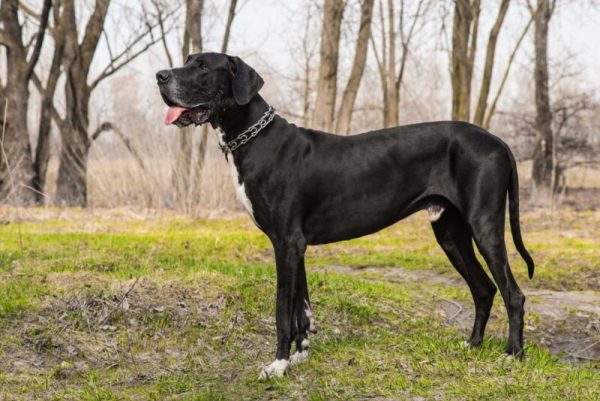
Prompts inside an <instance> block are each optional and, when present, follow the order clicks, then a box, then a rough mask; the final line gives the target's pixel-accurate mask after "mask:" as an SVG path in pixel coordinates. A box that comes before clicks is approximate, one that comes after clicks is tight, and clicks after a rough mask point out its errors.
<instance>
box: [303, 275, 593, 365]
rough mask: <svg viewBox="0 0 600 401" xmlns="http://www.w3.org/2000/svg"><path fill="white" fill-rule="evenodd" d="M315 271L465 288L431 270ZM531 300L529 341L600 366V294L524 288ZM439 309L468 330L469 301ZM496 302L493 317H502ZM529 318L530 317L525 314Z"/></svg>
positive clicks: (563, 356)
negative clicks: (594, 362)
mask: <svg viewBox="0 0 600 401" xmlns="http://www.w3.org/2000/svg"><path fill="white" fill-rule="evenodd" d="M313 271H324V272H325V271H335V272H337V273H342V274H351V275H358V276H363V277H364V278H365V279H366V280H371V281H385V282H395V283H415V284H418V283H427V284H432V285H442V286H451V287H463V288H465V289H466V284H465V283H464V281H463V280H462V279H461V278H460V277H459V276H458V275H457V274H455V275H450V273H454V272H449V274H448V275H446V274H441V273H438V272H435V271H432V270H409V269H405V268H402V267H367V268H351V267H348V266H326V267H318V268H314V269H313ZM522 288H523V292H524V293H525V295H526V296H527V302H526V304H525V309H526V313H529V317H528V318H527V319H526V322H527V324H526V328H525V331H526V337H529V338H532V339H534V340H535V341H536V342H537V343H539V344H541V345H543V346H545V347H548V348H549V349H550V350H551V351H552V353H553V354H555V355H558V356H559V357H560V358H561V359H563V360H568V361H572V362H586V361H600V293H594V292H578V291H550V290H543V289H533V288H528V287H527V286H526V285H522ZM444 301H445V302H439V303H437V305H436V312H437V313H439V314H441V315H443V316H445V317H446V318H447V319H448V320H449V321H451V322H452V324H453V325H454V326H456V327H458V328H461V329H466V330H469V329H470V328H471V325H472V322H473V306H472V304H471V303H470V302H457V301H454V300H446V299H444ZM498 305H500V301H499V297H497V300H496V303H495V307H494V309H493V312H492V319H493V318H494V315H498V314H499V313H504V311H503V309H500V308H499V307H498ZM526 316H527V315H526Z"/></svg>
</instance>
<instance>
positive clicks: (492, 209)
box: [156, 53, 534, 378]
mask: <svg viewBox="0 0 600 401" xmlns="http://www.w3.org/2000/svg"><path fill="white" fill-rule="evenodd" d="M156 77H157V80H158V85H159V88H160V93H161V95H162V97H163V99H164V101H165V102H166V103H167V105H168V106H170V107H169V111H168V113H167V116H166V119H165V123H167V124H176V125H178V126H186V125H189V124H192V123H194V124H196V125H199V124H203V123H205V122H207V121H208V122H210V123H211V125H212V126H213V128H219V129H220V132H221V135H220V142H221V149H222V150H223V152H224V153H225V156H226V157H227V159H228V162H229V165H230V166H231V169H232V173H233V177H234V185H235V186H236V189H237V195H238V198H239V199H240V200H241V201H242V203H243V205H244V206H245V208H246V210H247V211H248V213H249V214H250V216H251V217H252V218H253V220H254V222H255V223H256V225H257V226H258V227H259V228H260V229H261V230H262V231H264V233H265V234H266V235H267V236H268V237H269V239H270V240H271V242H272V243H273V247H274V249H275V262H276V266H277V305H276V309H277V319H276V321H277V350H276V355H275V358H276V359H275V361H274V362H273V363H271V364H270V365H268V366H267V367H265V368H264V369H263V370H262V373H261V376H262V377H263V378H265V377H269V376H272V375H274V376H280V375H282V374H283V373H284V372H285V370H286V368H287V366H288V364H289V363H290V362H291V363H295V362H300V361H302V360H305V359H306V357H307V355H308V351H307V350H308V345H309V341H308V333H309V331H310V332H314V331H315V328H314V322H313V320H312V314H311V309H310V301H309V298H308V289H307V285H306V272H305V269H304V252H305V250H306V246H307V245H313V244H326V243H330V242H335V241H342V240H347V239H350V238H356V237H360V236H362V235H366V234H370V233H373V232H376V231H378V230H381V229H382V228H384V227H387V226H389V225H391V224H394V223H395V222H397V221H399V220H401V219H403V218H405V217H407V216H408V215H410V214H412V213H414V212H416V211H418V210H423V209H427V210H428V212H429V216H430V220H431V225H432V227H433V231H434V233H435V237H436V239H437V241H438V242H439V244H440V246H441V247H442V249H443V250H444V252H445V253H446V255H447V256H448V258H449V259H450V261H451V262H452V264H453V265H454V267H455V268H456V270H458V272H459V273H460V274H461V276H462V277H463V278H464V279H465V280H466V282H467V284H468V285H469V288H470V289H471V293H472V295H473V300H474V302H475V323H474V326H473V332H472V334H471V337H470V339H469V341H468V345H470V346H479V345H480V344H481V342H482V339H483V333H484V330H485V326H486V323H487V320H488V317H489V315H490V309H491V307H492V302H493V299H494V295H495V293H496V286H495V285H494V283H493V282H492V281H491V280H490V279H489V277H488V275H487V274H486V273H485V272H484V270H483V268H482V266H481V265H480V264H479V262H478V261H477V258H476V257H475V253H474V250H473V240H474V241H475V244H477V248H478V249H479V251H480V252H481V254H482V255H483V257H484V259H485V261H486V263H487V265H488V267H489V269H490V271H491V273H492V276H493V278H494V281H495V282H496V284H497V285H498V288H500V293H501V294H502V298H503V299H504V303H505V305H506V309H507V312H508V318H509V335H508V347H507V350H506V352H507V353H508V354H509V355H516V356H520V355H522V353H523V304H524V303H525V297H524V296H523V293H522V292H521V290H520V289H519V287H518V286H517V283H516V282H515V279H514V277H513V275H512V272H511V270H510V267H509V265H508V256H507V252H506V246H505V242H504V217H505V209H506V199H507V194H508V198H509V200H510V208H509V212H510V226H511V229H512V236H513V240H514V242H515V245H516V247H517V249H518V251H519V253H520V254H521V256H522V257H523V259H524V260H525V262H526V263H527V267H528V269H529V277H530V278H531V277H532V275H533V267H534V265H533V260H532V259H531V256H530V255H529V253H528V252H527V250H526V249H525V246H524V245H523V240H522V238H521V232H520V228H519V194H518V179H517V168H516V164H515V160H514V158H513V155H512V153H511V151H510V150H509V148H508V146H507V145H506V144H505V143H503V142H502V141H501V140H500V139H498V138H497V137H495V136H493V135H491V134H489V133H488V132H486V131H484V130H483V129H481V128H479V127H476V126H473V125H471V124H468V123H464V122H457V121H446V122H434V123H424V124H415V125H408V126H404V127H396V128H390V129H383V130H376V131H372V132H368V133H365V134H361V135H355V136H337V135H331V134H326V133H323V132H318V131H314V130H310V129H305V128H300V127H297V126H295V125H293V124H290V123H288V122H287V121H286V120H284V119H283V118H281V117H279V116H277V115H275V114H274V112H273V111H272V109H271V108H270V107H269V105H268V104H267V103H266V102H265V101H264V100H263V99H262V98H261V97H260V96H259V95H258V91H259V90H260V89H261V87H262V85H263V80H262V78H261V77H260V76H259V75H258V74H257V73H256V71H254V70H253V69H252V68H251V67H249V66H248V65H247V64H246V63H244V62H243V61H242V60H241V59H240V58H238V57H231V56H227V55H225V54H217V53H202V54H195V55H192V56H190V57H189V58H188V60H187V61H186V63H185V65H184V66H183V67H181V68H174V69H171V70H162V71H159V72H158V73H157V74H156ZM292 342H295V343H296V353H295V354H294V355H292V356H291V357H290V348H291V345H292Z"/></svg>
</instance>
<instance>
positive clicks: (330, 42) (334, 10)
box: [312, 0, 346, 131]
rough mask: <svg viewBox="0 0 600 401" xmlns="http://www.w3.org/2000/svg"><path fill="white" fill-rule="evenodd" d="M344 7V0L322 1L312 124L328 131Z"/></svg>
mask: <svg viewBox="0 0 600 401" xmlns="http://www.w3.org/2000/svg"><path fill="white" fill-rule="evenodd" d="M345 7H346V0H325V4H324V10H323V27H322V29H321V50H320V60H319V78H318V80H317V98H316V100H315V109H314V112H313V118H312V126H313V128H315V129H319V130H324V131H331V130H332V128H333V119H334V112H335V98H336V95H337V70H338V58H339V51H340V34H341V26H342V19H343V16H344V8H345Z"/></svg>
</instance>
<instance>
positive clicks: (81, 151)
mask: <svg viewBox="0 0 600 401" xmlns="http://www.w3.org/2000/svg"><path fill="white" fill-rule="evenodd" d="M61 139H62V147H61V150H60V159H59V160H60V165H59V168H58V178H57V180H56V200H55V202H56V204H57V205H58V206H80V207H85V206H87V159H88V152H89V149H90V140H89V138H88V135H87V130H85V131H81V130H78V129H75V128H73V129H70V130H62V131H61Z"/></svg>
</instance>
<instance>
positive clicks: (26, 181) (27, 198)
mask: <svg viewBox="0 0 600 401" xmlns="http://www.w3.org/2000/svg"><path fill="white" fill-rule="evenodd" d="M7 73H8V74H7V75H8V79H7V87H6V90H5V93H6V99H2V107H1V110H2V111H1V113H2V114H3V113H4V110H5V107H4V106H5V102H6V100H8V104H6V116H5V117H4V118H5V119H6V121H5V123H6V131H5V132H4V138H3V139H4V140H3V142H2V148H3V149H2V151H1V152H0V154H1V155H2V156H0V160H1V161H2V163H1V164H0V183H2V187H0V200H2V201H6V202H8V203H11V204H16V205H25V206H27V205H31V204H33V203H34V202H35V196H34V193H33V191H31V189H30V188H31V184H32V179H33V162H32V158H31V144H30V143H29V133H28V131H27V107H28V99H29V90H28V89H27V86H26V85H23V84H22V82H19V81H16V80H15V78H14V77H13V76H14V75H16V74H15V73H14V72H11V68H8V71H7ZM11 81H12V82H11ZM0 129H2V128H1V127H0ZM4 155H5V156H6V158H4V157H3V156H4Z"/></svg>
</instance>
